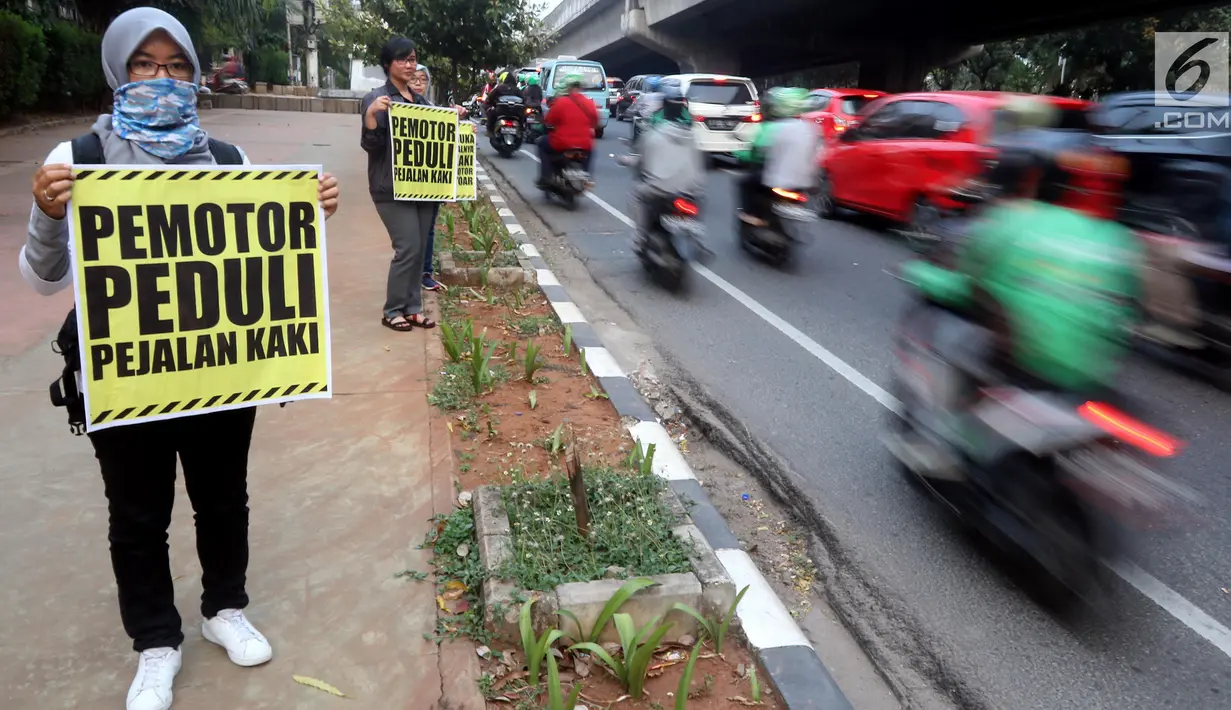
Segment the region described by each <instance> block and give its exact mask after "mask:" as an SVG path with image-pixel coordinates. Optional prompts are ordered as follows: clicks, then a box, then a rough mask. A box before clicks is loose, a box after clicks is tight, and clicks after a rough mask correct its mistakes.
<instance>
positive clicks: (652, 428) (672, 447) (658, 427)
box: [628, 422, 697, 481]
mask: <svg viewBox="0 0 1231 710" xmlns="http://www.w3.org/2000/svg"><path fill="white" fill-rule="evenodd" d="M628 433H630V434H632V435H633V440H635V441H636V442H637V443H638V444H640V445H641V449H642V452H643V453H646V452H648V451H649V450H650V444H653V445H654V459H653V461H652V462H651V464H650V465H651V467H652V468H653V469H654V475H656V476H658V477H659V478H664V479H666V480H668V481H695V480H697V475H696V474H695V473H693V471H692V466H689V465H688V462H687V461H685V460H684V454H681V453H680V447H679V446H678V445H676V443H675V442H674V441H672V440H671V435H670V434H668V433H667V430H666V429H665V428H663V425H662V424H659V423H658V422H637V423H636V424H634V425H632V426H630V427H629V428H628Z"/></svg>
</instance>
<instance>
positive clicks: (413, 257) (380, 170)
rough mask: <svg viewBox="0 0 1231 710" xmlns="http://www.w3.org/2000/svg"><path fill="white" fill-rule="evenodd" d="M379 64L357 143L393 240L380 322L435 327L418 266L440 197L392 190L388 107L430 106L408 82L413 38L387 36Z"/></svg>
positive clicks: (414, 63)
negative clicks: (377, 83)
mask: <svg viewBox="0 0 1231 710" xmlns="http://www.w3.org/2000/svg"><path fill="white" fill-rule="evenodd" d="M380 66H381V68H383V69H384V70H385V76H386V77H388V81H386V82H385V85H384V86H381V87H379V88H376V89H373V90H372V91H371V92H370V93H368V95H367V96H365V97H364V98H363V102H362V104H361V105H360V111H361V113H362V114H363V126H362V129H361V134H360V139H359V144H360V146H361V147H362V148H363V149H364V151H366V152H367V154H368V192H369V193H370V194H371V195H372V202H373V203H375V205H376V213H377V214H379V215H380V219H381V222H383V223H384V225H385V229H386V230H388V231H389V241H390V242H392V244H393V260H392V262H391V263H390V264H389V279H388V282H387V285H386V287H385V306H384V309H383V310H384V313H383V316H382V318H381V321H380V322H381V324H382V325H384V326H385V327H386V328H390V329H392V330H396V331H398V332H400V333H405V332H408V331H410V330H412V329H413V328H415V327H416V326H418V327H420V328H435V327H436V321H434V320H432V319H431V318H428V317H427V316H426V315H424V314H423V290H422V287H423V269H422V266H423V263H424V255H425V254H426V252H427V241H428V235H429V234H430V233H431V231H432V226H433V223H434V222H435V219H436V212H437V211H438V210H439V205H440V201H439V200H423V201H400V200H398V199H397V197H396V196H395V194H394V156H393V138H392V136H391V135H390V122H389V107H390V105H391V104H394V103H397V104H413V105H417V106H429V107H430V106H432V104H431V102H429V101H428V100H427V98H426V97H424V96H423V95H422V94H420V93H418V92H416V91H415V90H414V89H413V88H412V85H411V83H412V82H413V81H414V79H415V70H416V68H417V67H418V54H417V53H416V51H415V43H414V42H412V41H411V40H409V39H407V38H405V37H393V38H392V39H390V40H389V41H388V42H387V43H385V46H384V47H383V48H382V49H381V51H380ZM454 109H455V110H456V111H457V112H458V114H459V115H462V114H464V113H465V109H463V108H462V107H460V106H455V107H454ZM433 110H437V109H433Z"/></svg>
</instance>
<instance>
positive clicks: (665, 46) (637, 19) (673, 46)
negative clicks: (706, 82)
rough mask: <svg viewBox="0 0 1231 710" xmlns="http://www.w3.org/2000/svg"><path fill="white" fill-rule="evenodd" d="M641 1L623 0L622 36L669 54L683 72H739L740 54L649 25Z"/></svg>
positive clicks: (643, 0) (736, 73)
mask: <svg viewBox="0 0 1231 710" xmlns="http://www.w3.org/2000/svg"><path fill="white" fill-rule="evenodd" d="M644 2H645V0H625V3H624V17H623V19H622V21H621V25H622V29H623V30H624V36H625V37H628V38H629V39H630V40H632V41H634V42H636V43H637V44H639V45H641V46H643V47H646V48H647V49H650V50H653V51H655V52H657V53H659V54H661V55H663V56H665V57H668V58H669V59H671V60H672V61H674V62H675V63H677V64H679V65H680V72H681V73H684V74H692V73H702V72H704V73H708V74H732V75H738V74H739V58H738V57H737V56H735V55H734V54H733V53H732V52H729V51H727V52H724V51H722V50H720V49H715V48H714V47H713V46H709V45H707V44H705V43H703V42H697V41H694V40H689V39H685V38H683V37H677V36H674V35H670V34H667V33H665V32H663V31H661V30H656V29H653V28H651V27H650V23H649V21H648V20H647V19H646V16H645V8H644V7H643V6H642V4H643V3H644Z"/></svg>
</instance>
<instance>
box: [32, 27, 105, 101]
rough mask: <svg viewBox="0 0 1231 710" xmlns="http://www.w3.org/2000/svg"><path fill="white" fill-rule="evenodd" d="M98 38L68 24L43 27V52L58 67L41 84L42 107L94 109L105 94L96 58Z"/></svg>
mask: <svg viewBox="0 0 1231 710" xmlns="http://www.w3.org/2000/svg"><path fill="white" fill-rule="evenodd" d="M101 42H102V38H101V37H99V36H98V35H96V34H94V33H92V32H86V31H85V30H83V29H81V28H79V27H77V26H76V25H73V24H70V23H68V22H56V23H53V24H52V25H51V26H50V27H49V28H47V49H48V52H49V54H50V56H52V57H56V62H57V64H58V67H57V70H56V71H48V72H47V77H46V80H45V81H44V82H43V95H42V105H44V106H49V107H53V108H58V109H85V108H97V107H98V105H99V103H100V102H101V101H102V99H103V97H104V96H106V95H107V93H108V91H107V80H106V79H105V78H104V77H103V72H102V68H101V66H100V62H99V57H100V56H101V50H100V47H99V45H100V44H101Z"/></svg>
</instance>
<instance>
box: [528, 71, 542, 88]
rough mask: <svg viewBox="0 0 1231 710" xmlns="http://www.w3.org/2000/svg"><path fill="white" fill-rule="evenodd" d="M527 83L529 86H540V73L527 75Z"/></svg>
mask: <svg viewBox="0 0 1231 710" xmlns="http://www.w3.org/2000/svg"><path fill="white" fill-rule="evenodd" d="M526 84H527V85H528V86H538V85H539V75H538V74H531V75H530V76H527V77H526Z"/></svg>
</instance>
